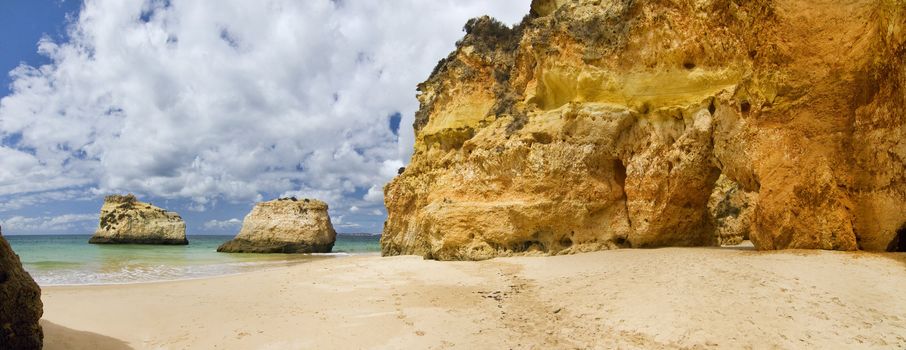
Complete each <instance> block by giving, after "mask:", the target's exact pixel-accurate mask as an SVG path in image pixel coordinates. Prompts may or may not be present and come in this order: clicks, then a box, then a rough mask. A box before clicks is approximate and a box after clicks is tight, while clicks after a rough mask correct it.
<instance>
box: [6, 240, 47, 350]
mask: <svg viewBox="0 0 906 350" xmlns="http://www.w3.org/2000/svg"><path fill="white" fill-rule="evenodd" d="M43 313H44V304H43V303H41V289H40V288H38V284H37V283H35V280H33V279H32V278H31V275H29V274H28V272H25V270H23V269H22V263H21V262H20V261H19V256H18V255H16V253H15V252H13V249H12V248H11V247H10V246H9V243H8V242H7V241H6V239H4V238H3V235H2V234H0V349H22V350H26V349H41V346H42V343H43V341H44V332H43V331H42V329H41V325H40V324H39V323H38V320H40V319H41V315H42V314H43Z"/></svg>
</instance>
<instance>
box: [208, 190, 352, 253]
mask: <svg viewBox="0 0 906 350" xmlns="http://www.w3.org/2000/svg"><path fill="white" fill-rule="evenodd" d="M336 238H337V233H336V231H334V229H333V225H332V224H331V223H330V216H329V215H328V214H327V204H326V203H324V202H322V201H319V200H316V199H302V200H297V199H296V198H281V199H277V200H273V201H270V202H261V203H258V204H257V205H255V207H254V208H253V209H252V211H251V212H250V213H249V214H248V215H246V217H245V219H244V220H243V221H242V228H241V229H240V230H239V234H238V235H236V238H234V239H232V240H230V241H228V242H226V243H224V244H222V245H221V246H220V247H218V248H217V251H218V252H227V253H329V252H330V251H331V249H333V244H334V242H335V241H336Z"/></svg>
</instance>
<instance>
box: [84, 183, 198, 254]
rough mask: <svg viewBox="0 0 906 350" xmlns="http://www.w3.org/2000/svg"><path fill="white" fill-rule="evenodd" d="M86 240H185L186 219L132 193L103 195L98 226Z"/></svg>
mask: <svg viewBox="0 0 906 350" xmlns="http://www.w3.org/2000/svg"><path fill="white" fill-rule="evenodd" d="M88 242H89V243H94V244H175V245H180V244H189V241H188V240H187V239H186V223H185V222H184V221H183V220H182V217H180V216H179V214H177V213H174V212H171V211H166V210H164V209H161V208H158V207H156V206H153V205H151V204H149V203H143V202H139V201H138V199H136V198H135V196H134V195H132V194H129V195H125V196H122V195H112V196H107V197H106V198H104V205H103V206H101V216H100V221H99V222H98V229H97V231H95V233H94V236H92V237H91V240H89V241H88Z"/></svg>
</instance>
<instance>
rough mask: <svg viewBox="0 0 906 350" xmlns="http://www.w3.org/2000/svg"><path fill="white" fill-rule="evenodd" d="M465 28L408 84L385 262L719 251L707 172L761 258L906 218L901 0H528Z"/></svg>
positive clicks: (872, 239) (883, 238) (865, 233)
mask: <svg viewBox="0 0 906 350" xmlns="http://www.w3.org/2000/svg"><path fill="white" fill-rule="evenodd" d="M465 30H466V35H465V37H464V38H463V39H462V40H461V41H460V42H458V44H457V49H456V51H455V52H453V53H451V54H450V55H449V56H448V57H447V58H446V59H444V60H442V61H441V62H440V63H439V64H438V66H437V68H436V69H435V70H434V72H433V73H432V75H431V77H430V78H429V79H428V80H427V81H426V82H424V83H422V84H420V85H419V91H420V94H419V96H418V98H419V101H420V102H421V108H420V110H419V111H418V112H417V114H416V120H415V128H416V144H415V153H414V155H413V157H412V160H411V163H410V165H409V166H407V167H406V168H405V170H404V171H403V172H402V173H401V174H400V175H399V176H398V177H396V178H395V179H394V180H393V181H392V182H391V183H389V184H388V185H387V186H386V187H385V204H386V206H387V209H388V219H387V222H386V224H385V228H384V233H383V236H382V239H381V244H382V250H383V254H385V255H396V254H417V255H423V256H426V257H431V258H436V259H485V258H490V257H494V256H501V255H511V254H526V253H531V252H537V253H539V254H561V253H571V252H580V251H589V250H599V249H610V248H618V247H657V246H701V245H716V244H718V243H720V242H721V240H722V238H721V234H720V233H719V231H720V229H719V226H720V225H721V224H726V220H724V222H723V223H722V222H720V221H719V218H716V217H715V216H714V215H712V213H711V212H709V210H708V202H709V199H710V198H711V197H712V192H713V190H714V188H715V183H716V182H717V180H718V178H719V177H720V176H721V175H723V176H724V177H725V178H726V179H727V181H730V182H732V183H734V184H736V185H735V186H738V187H737V190H738V191H741V192H740V193H746V194H747V196H749V197H751V198H749V199H750V201H749V202H750V206H749V207H748V211H749V212H748V213H747V214H745V215H746V216H745V217H742V218H740V217H738V216H737V217H734V218H732V219H733V220H737V221H742V220H745V221H746V222H747V223H746V224H745V225H744V226H745V227H746V228H747V230H748V234H749V236H750V238H751V239H752V242H753V243H754V244H755V246H756V247H757V248H758V249H784V248H819V249H837V250H854V249H866V250H886V249H888V247H890V246H891V242H892V240H893V239H894V237H895V236H896V230H897V229H898V228H899V227H901V225H902V224H903V223H904V222H906V164H904V162H906V141H904V140H906V126H904V123H906V112H904V108H906V107H904V105H906V97H904V91H906V90H904V86H906V63H904V59H906V58H904V57H906V1H903V0H855V1H850V2H846V3H841V2H833V1H818V2H815V1H805V0H755V1H744V2H737V1H728V0H700V1H681V0H673V1H596V0H595V1H593V0H577V1H561V0H536V1H533V3H532V8H531V11H530V14H529V15H528V16H527V17H526V18H525V19H524V20H523V21H522V23H521V24H520V25H518V26H516V27H514V28H508V27H506V26H504V25H502V24H500V23H498V22H496V21H494V20H493V19H490V18H487V17H484V18H478V19H474V20H471V21H469V23H468V24H467V25H466V27H465ZM724 219H726V217H724ZM737 226H738V225H737ZM733 235H738V233H734V234H733Z"/></svg>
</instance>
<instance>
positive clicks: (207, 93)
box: [0, 0, 529, 235]
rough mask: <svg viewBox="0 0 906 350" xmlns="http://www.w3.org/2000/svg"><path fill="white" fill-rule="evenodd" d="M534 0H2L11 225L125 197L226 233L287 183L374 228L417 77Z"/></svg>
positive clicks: (346, 225) (290, 191)
mask: <svg viewBox="0 0 906 350" xmlns="http://www.w3.org/2000/svg"><path fill="white" fill-rule="evenodd" d="M528 6H529V1H528V0H500V1H493V2H491V1H484V0H438V1H420V0H393V1H386V2H374V1H366V0H360V1H342V2H339V1H331V0H310V1H296V0H272V1H269V2H267V3H259V2H250V1H244V0H85V2H84V4H83V3H80V2H78V1H74V0H66V1H60V0H44V1H40V0H30V1H26V0H6V1H2V2H0V70H2V71H3V72H4V74H3V77H2V78H0V85H2V88H0V223H2V225H3V233H4V234H41V233H51V234H59V233H73V234H87V233H91V232H92V231H93V230H94V228H95V227H96V225H97V212H98V210H99V208H100V205H101V203H102V202H103V197H104V196H105V195H108V194H113V193H127V192H131V193H135V194H136V195H137V196H139V198H140V199H141V200H144V201H148V202H151V203H153V204H155V205H159V206H162V207H165V208H167V209H170V210H174V211H177V212H179V213H180V214H182V216H183V218H185V219H186V222H187V225H188V233H189V234H190V235H191V234H205V233H209V234H231V233H235V232H237V231H238V228H239V227H238V222H239V221H240V220H241V219H242V218H243V217H244V216H245V214H246V213H247V212H248V211H249V210H250V209H251V208H252V206H253V205H254V204H255V203H256V202H257V201H262V200H270V199H273V198H276V197H280V196H296V197H311V198H319V199H322V200H324V201H326V202H327V203H328V204H329V205H330V214H331V218H332V221H333V222H334V225H335V227H336V228H337V230H338V231H340V232H372V233H377V232H380V230H381V227H382V225H383V221H384V219H385V218H386V212H385V209H384V206H383V193H382V189H383V186H384V184H386V183H387V181H389V180H390V179H392V178H393V176H395V175H396V171H397V169H398V168H399V167H401V166H404V165H405V164H406V163H407V162H408V160H409V157H410V156H411V153H412V144H413V142H414V134H413V131H412V120H413V115H414V113H415V110H416V109H417V108H418V102H417V100H416V99H415V95H416V90H415V87H416V85H417V84H418V83H419V82H421V81H423V80H424V79H426V78H427V76H428V74H430V72H431V69H432V68H433V67H434V65H435V64H436V63H437V61H438V60H439V59H441V58H442V57H445V56H446V55H447V54H448V53H449V52H450V51H451V50H452V49H453V47H454V43H455V42H456V40H457V39H459V38H460V37H461V36H462V25H463V24H464V23H465V22H466V21H467V20H468V19H469V18H472V17H477V16H481V15H485V14H487V15H491V16H494V17H497V18H499V19H501V20H502V21H504V22H506V23H510V24H513V23H516V22H518V21H519V20H520V19H521V18H522V16H523V15H524V14H525V13H527V12H528ZM7 72H8V73H7Z"/></svg>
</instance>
